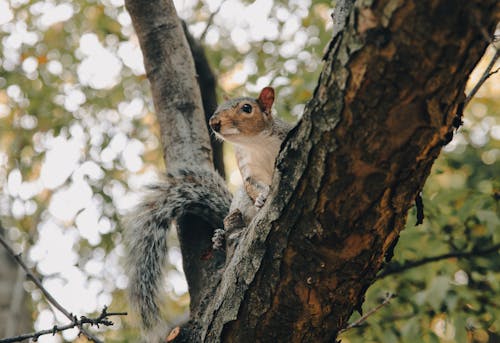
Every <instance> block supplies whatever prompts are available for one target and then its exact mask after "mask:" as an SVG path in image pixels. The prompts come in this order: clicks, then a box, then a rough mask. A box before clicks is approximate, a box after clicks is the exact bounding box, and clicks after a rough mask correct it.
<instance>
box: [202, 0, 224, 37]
mask: <svg viewBox="0 0 500 343" xmlns="http://www.w3.org/2000/svg"><path fill="white" fill-rule="evenodd" d="M225 2H226V0H222V1H221V2H220V5H219V7H217V9H216V10H215V11H213V12H212V13H211V14H210V17H208V20H207V26H205V29H204V30H203V32H202V33H201V36H200V42H203V41H204V40H205V36H206V35H207V32H208V29H209V28H210V26H212V22H213V21H214V17H215V16H216V15H217V13H219V11H220V9H221V8H222V5H224V3H225Z"/></svg>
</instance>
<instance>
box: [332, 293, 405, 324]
mask: <svg viewBox="0 0 500 343" xmlns="http://www.w3.org/2000/svg"><path fill="white" fill-rule="evenodd" d="M395 297H396V295H395V294H392V293H388V294H387V295H386V297H385V299H384V300H383V301H382V302H381V303H380V304H378V305H377V306H375V307H374V308H372V309H371V310H370V311H368V312H367V313H366V314H364V315H363V316H361V317H360V318H358V320H356V321H354V322H352V323H351V324H349V325H347V326H346V327H345V328H344V329H342V330H340V331H339V333H343V332H346V331H347V330H349V329H352V328H355V327H358V326H361V325H362V324H363V323H364V322H365V321H366V320H367V319H368V318H369V317H371V316H372V315H373V314H374V313H376V312H377V311H378V310H380V309H381V308H382V307H384V306H385V305H387V304H388V303H390V302H391V300H392V299H394V298H395Z"/></svg>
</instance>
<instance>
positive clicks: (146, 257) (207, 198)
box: [125, 168, 231, 341]
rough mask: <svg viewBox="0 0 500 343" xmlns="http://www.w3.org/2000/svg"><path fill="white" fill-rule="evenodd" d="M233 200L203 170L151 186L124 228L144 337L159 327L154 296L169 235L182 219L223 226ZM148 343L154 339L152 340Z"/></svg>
mask: <svg viewBox="0 0 500 343" xmlns="http://www.w3.org/2000/svg"><path fill="white" fill-rule="evenodd" d="M230 201H231V195H230V193H229V192H228V191H227V188H226V185H225V182H224V180H223V179H222V178H221V177H220V176H219V175H218V174H217V173H215V172H211V171H206V170H203V169H201V168H200V169H199V170H198V169H196V170H190V169H177V170H175V171H173V172H170V173H168V174H167V175H166V177H165V178H164V179H163V180H162V181H160V182H158V183H157V184H154V185H151V186H150V187H149V190H148V192H147V194H145V197H144V199H143V201H142V202H141V203H140V204H139V205H138V206H137V208H136V209H135V210H134V211H133V213H131V214H130V215H129V216H128V220H127V224H126V235H125V240H126V246H127V268H128V269H127V271H128V275H129V298H130V303H131V306H132V308H133V309H134V311H136V312H137V313H138V314H139V315H140V319H141V323H142V325H141V326H142V329H143V333H144V334H145V335H147V336H149V337H157V335H158V334H159V332H160V330H161V329H162V328H165V327H166V325H164V324H162V321H161V314H160V309H159V307H158V304H159V301H158V298H159V296H158V292H159V288H160V284H161V281H162V279H163V268H164V266H165V264H166V257H167V240H166V237H167V233H168V229H169V228H170V227H171V226H172V224H174V223H175V221H176V220H177V219H179V218H181V217H182V216H184V215H186V214H194V215H197V216H199V217H202V218H204V219H205V220H206V221H207V222H208V223H210V224H211V225H213V227H214V228H220V227H222V226H223V223H222V221H223V218H224V217H225V216H226V215H227V213H228V210H229V204H230ZM150 341H152V340H150Z"/></svg>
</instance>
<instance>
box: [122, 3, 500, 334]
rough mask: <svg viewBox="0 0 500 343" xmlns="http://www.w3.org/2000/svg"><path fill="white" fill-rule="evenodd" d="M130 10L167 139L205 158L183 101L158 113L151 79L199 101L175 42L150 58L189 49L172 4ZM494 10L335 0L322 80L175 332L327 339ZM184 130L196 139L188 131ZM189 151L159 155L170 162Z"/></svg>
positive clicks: (421, 171) (386, 233) (444, 128)
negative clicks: (175, 56) (246, 218)
mask: <svg viewBox="0 0 500 343" xmlns="http://www.w3.org/2000/svg"><path fill="white" fill-rule="evenodd" d="M166 4H168V5H166ZM143 6H144V7H143ZM127 8H128V9H129V11H130V13H131V16H132V19H133V21H134V26H135V28H136V30H137V32H138V36H139V38H140V40H141V46H142V48H143V52H144V54H145V63H146V70H147V72H148V77H149V78H150V80H151V85H152V88H153V96H154V98H155V99H154V100H155V103H156V106H157V111H158V115H159V117H160V123H163V124H162V132H164V133H163V136H164V144H166V145H167V146H166V147H165V148H166V149H167V150H168V149H171V148H172V147H171V145H174V146H177V145H179V144H181V145H182V144H188V143H189V144H190V145H192V146H191V147H189V148H188V151H194V152H196V151H198V150H199V151H201V153H199V154H198V155H197V156H202V159H203V158H205V155H204V152H205V151H207V149H208V151H209V145H208V144H206V142H208V136H207V131H206V128H205V127H203V129H201V128H200V127H195V125H193V123H192V122H191V120H193V119H192V117H191V114H190V113H191V112H190V110H191V106H184V104H185V100H184V101H182V102H180V103H176V102H175V101H174V103H173V104H174V105H175V108H176V110H178V112H179V113H182V115H181V117H182V116H183V117H182V118H183V119H180V121H179V123H181V124H183V125H181V124H178V123H176V122H174V123H173V124H172V118H173V117H172V116H171V117H166V118H163V119H162V118H161V116H163V115H165V114H168V113H167V112H168V111H166V110H165V108H163V106H167V107H168V106H172V105H171V104H170V105H169V103H168V101H167V100H165V99H158V98H157V97H158V96H160V95H161V92H163V91H164V89H163V88H162V90H155V87H157V86H158V85H160V86H162V87H164V88H165V87H166V88H169V87H170V88H171V89H170V88H169V90H168V92H173V93H174V96H173V98H174V99H177V98H176V97H183V98H184V97H191V96H192V97H194V98H196V97H198V98H199V93H195V92H194V93H178V92H191V91H192V89H193V87H192V85H191V86H189V87H191V88H189V87H187V86H184V85H183V86H179V85H178V84H183V83H184V82H185V80H187V79H186V78H184V79H182V78H180V79H173V78H172V77H176V75H172V74H171V73H169V72H168V70H167V69H169V68H174V69H182V68H184V64H177V63H178V62H179V61H177V60H172V61H169V62H165V59H168V58H169V54H170V53H171V52H168V51H163V52H161V54H162V55H161V56H160V57H157V56H156V57H155V56H153V57H151V56H149V55H150V54H155V53H158V52H157V50H158V51H159V50H160V48H159V47H157V45H162V44H166V45H173V46H175V49H187V45H186V44H184V45H183V46H177V45H175V44H177V43H176V42H177V41H178V40H179V37H178V35H179V34H182V32H181V31H178V30H177V29H172V28H171V25H170V24H169V23H170V22H172V21H173V19H174V17H175V18H176V14H175V10H173V5H172V4H171V2H170V1H166V0H164V1H145V0H128V1H127ZM131 9H132V10H131ZM152 12H154V14H152ZM159 12H161V15H160V14H158V13H159ZM159 16H164V17H165V18H156V17H159ZM151 17H154V19H152V18H151ZM499 18H500V4H499V3H498V1H496V0H474V1H465V0H462V1H450V0H379V1H370V0H368V1H367V0H363V1H356V2H354V3H353V2H352V1H351V0H341V1H337V8H336V11H335V12H334V18H333V20H334V32H333V38H332V40H331V42H330V44H329V46H328V47H327V49H326V52H325V55H324V67H323V70H322V73H321V76H320V78H319V81H318V85H317V88H316V90H315V92H314V96H313V98H312V99H311V101H310V102H309V103H308V105H307V106H306V109H305V113H304V115H303V118H302V120H301V121H300V123H299V124H298V125H297V127H296V128H295V129H294V130H292V132H291V134H290V135H289V137H288V138H287V140H286V143H285V145H284V147H283V149H282V151H281V154H280V156H279V158H278V160H277V164H276V170H275V174H274V180H273V185H272V188H271V194H270V197H269V198H268V200H267V202H266V204H265V206H264V208H262V210H261V211H260V212H259V213H258V215H257V217H256V218H255V219H254V221H253V222H252V223H251V225H250V226H249V228H248V229H247V231H246V234H245V236H244V238H243V239H242V241H241V242H240V244H239V245H238V247H237V249H236V252H235V254H234V256H233V258H232V260H231V261H229V263H228V265H227V267H226V268H225V269H224V270H222V269H221V264H220V263H218V264H214V265H213V271H214V273H215V274H217V275H219V273H222V276H221V277H219V276H215V277H213V278H212V279H210V280H204V281H203V280H202V281H201V282H204V287H206V288H208V289H209V290H208V291H207V292H208V293H207V294H210V297H205V298H204V300H203V301H198V302H197V304H196V306H195V307H196V308H193V306H192V307H191V310H192V318H191V321H190V323H188V324H187V325H186V326H184V327H182V328H181V329H180V330H179V334H178V335H177V336H176V338H174V339H173V341H175V342H180V341H189V342H193V341H202V342H217V341H224V342H332V341H334V339H335V338H336V336H337V334H338V331H339V330H340V329H342V328H344V327H345V326H346V324H347V321H348V319H349V317H350V316H351V314H352V312H353V311H354V310H355V309H359V308H360V307H361V305H362V303H363V297H364V294H365V291H366V289H367V288H368V287H369V286H370V285H371V284H372V283H373V282H374V281H375V277H376V274H377V272H378V271H379V270H380V269H381V268H382V267H383V264H384V261H385V260H388V259H390V257H391V256H392V249H393V247H394V244H395V242H396V241H397V238H398V236H399V233H400V231H401V230H402V229H403V227H404V224H405V222H406V216H407V212H408V209H409V208H410V207H411V206H412V205H413V202H414V199H415V197H416V195H417V194H418V193H419V192H420V191H421V190H422V187H423V185H424V182H425V179H426V178H427V176H428V175H429V172H430V169H431V166H432V164H433V162H434V160H435V159H436V158H437V156H438V155H439V152H440V150H441V148H442V146H443V145H444V144H445V143H446V142H447V141H449V137H450V135H451V134H452V133H453V126H452V122H453V119H454V117H455V116H456V114H457V113H461V112H462V111H461V108H460V107H461V104H462V103H463V100H464V88H465V84H466V81H467V79H468V76H469V74H470V72H471V71H472V69H473V68H474V66H475V65H476V63H477V62H478V61H479V59H480V58H481V56H482V55H483V53H484V50H485V48H486V47H487V45H488V41H487V37H488V36H489V35H491V33H492V32H493V30H494V28H495V25H496V23H497V22H498V20H499ZM157 20H165V21H166V23H167V24H165V23H161V22H160V21H157ZM152 23H154V24H152ZM163 30H164V31H167V32H166V33H164V32H163ZM179 32H180V33H179ZM163 34H165V36H163ZM156 35H160V36H161V37H164V38H162V40H161V41H159V40H158V39H156V38H154V37H156ZM171 39H172V40H173V41H170V40H171ZM148 40H151V42H149V41H148ZM151 47H154V49H152V48H151ZM155 49H157V50H155ZM176 53H177V52H176ZM148 63H149V64H152V65H151V66H149V67H148ZM185 73H186V74H189V73H194V71H193V70H191V69H189V70H187V69H186V70H185ZM165 78H167V79H165ZM165 83H166V84H165ZM168 92H167V93H168ZM179 104H181V105H182V106H179ZM193 106H194V105H193ZM194 107H196V106H194ZM185 122H188V123H187V124H185ZM167 124H169V125H173V126H172V127H167V128H165V125H167ZM179 130H188V131H189V130H191V131H189V132H187V133H186V132H182V133H179V132H177V131H179ZM171 131H176V132H175V133H172V132H171ZM179 135H189V136H190V137H197V138H196V139H194V138H193V140H192V141H189V142H187V141H186V140H184V139H178V136H179ZM200 137H201V138H200ZM200 142H201V143H200ZM176 149H186V148H185V147H184V148H176ZM197 149H198V150H197ZM169 158H170V160H169ZM186 160H189V161H186ZM191 160H192V156H190V155H185V154H184V155H183V154H178V155H176V156H170V157H169V156H168V153H167V164H168V163H175V164H177V165H182V164H183V163H187V164H189V163H191ZM206 160H208V158H206V159H205V161H206ZM207 165H208V164H204V166H207ZM208 167H209V168H211V166H208ZM199 225H201V226H203V221H201V224H200V223H199ZM182 230H189V225H184V228H183V229H182ZM182 230H181V232H182ZM183 255H184V258H186V257H187V256H186V254H185V252H184V248H183ZM190 256H192V254H191V255H190ZM190 272H192V271H186V274H187V275H186V276H187V278H188V283H189V279H190V276H189V275H188V274H189V273H190ZM190 289H191V287H190ZM198 298H199V294H198Z"/></svg>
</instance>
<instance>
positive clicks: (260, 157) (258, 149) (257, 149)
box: [235, 134, 281, 185]
mask: <svg viewBox="0 0 500 343" xmlns="http://www.w3.org/2000/svg"><path fill="white" fill-rule="evenodd" d="M280 146H281V140H280V139H279V138H278V137H276V136H270V135H265V134H262V135H256V136H254V137H252V138H251V139H248V141H247V142H245V143H244V144H236V145H235V148H236V159H237V161H238V167H239V168H240V172H241V176H242V178H243V179H246V178H247V177H252V178H253V179H255V180H258V181H262V182H264V183H265V184H267V185H270V184H271V181H272V176H273V171H274V163H275V161H276V157H277V156H278V153H279V150H280Z"/></svg>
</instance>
